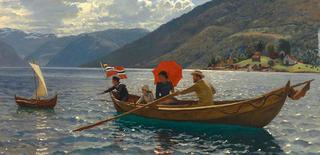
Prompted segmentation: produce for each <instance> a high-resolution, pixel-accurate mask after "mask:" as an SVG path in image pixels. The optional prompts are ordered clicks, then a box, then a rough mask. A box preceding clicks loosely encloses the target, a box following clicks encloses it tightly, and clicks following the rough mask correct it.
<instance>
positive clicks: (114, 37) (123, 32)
mask: <svg viewBox="0 0 320 155" xmlns="http://www.w3.org/2000/svg"><path fill="white" fill-rule="evenodd" d="M147 33H148V31H147V30H145V29H109V30H105V31H99V32H93V33H85V34H81V35H79V36H76V37H74V38H73V39H71V41H70V43H68V44H67V45H66V46H65V47H64V48H63V49H62V50H61V51H60V52H58V53H57V54H56V55H55V56H54V57H53V58H51V59H50V61H49V62H48V65H47V66H59V67H76V66H80V65H82V64H84V63H88V62H90V61H93V60H95V59H97V58H99V57H102V56H105V55H106V54H108V53H109V52H112V51H114V50H116V49H118V48H120V47H122V46H123V45H125V44H128V43H130V42H132V41H134V40H136V39H138V38H141V37H143V36H145V35H146V34H147ZM64 43H66V42H64ZM59 47H62V46H59ZM56 51H57V50H56ZM34 54H37V53H34Z"/></svg>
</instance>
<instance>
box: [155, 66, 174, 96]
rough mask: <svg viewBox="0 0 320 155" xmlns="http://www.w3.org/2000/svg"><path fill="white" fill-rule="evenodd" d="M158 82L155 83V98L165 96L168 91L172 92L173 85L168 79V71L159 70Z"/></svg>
mask: <svg viewBox="0 0 320 155" xmlns="http://www.w3.org/2000/svg"><path fill="white" fill-rule="evenodd" d="M158 78H159V82H158V83H157V84H156V98H157V99H159V98H161V97H164V96H167V95H169V94H170V92H171V93H172V92H174V87H173V84H172V83H171V81H170V80H169V77H168V73H167V72H166V71H161V72H160V73H159V74H158Z"/></svg>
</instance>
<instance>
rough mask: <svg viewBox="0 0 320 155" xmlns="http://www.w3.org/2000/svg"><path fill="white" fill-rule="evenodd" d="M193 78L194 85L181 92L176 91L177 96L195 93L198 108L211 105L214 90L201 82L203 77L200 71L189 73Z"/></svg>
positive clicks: (209, 85)
mask: <svg viewBox="0 0 320 155" xmlns="http://www.w3.org/2000/svg"><path fill="white" fill-rule="evenodd" d="M191 75H192V78H193V83H194V85H193V86H191V87H189V88H187V89H185V90H183V91H178V92H177V94H178V95H183V94H189V93H192V92H195V93H196V94H197V97H198V99H199V101H198V104H197V105H198V106H207V105H212V104H213V95H214V94H215V93H216V90H215V89H214V88H213V86H212V85H211V84H208V83H207V82H205V81H204V80H203V78H204V75H203V73H202V72H201V71H199V70H196V71H194V72H192V73H191Z"/></svg>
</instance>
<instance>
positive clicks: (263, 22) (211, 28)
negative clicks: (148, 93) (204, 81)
mask: <svg viewBox="0 0 320 155" xmlns="http://www.w3.org/2000/svg"><path fill="white" fill-rule="evenodd" d="M317 3H319V1H318V0H261V1H257V0H228V1H227V0H214V1H211V2H208V3H206V4H204V5H202V6H199V7H196V8H195V9H193V10H192V11H191V12H189V13H187V14H184V15H182V16H181V17H179V18H177V19H174V20H172V21H170V22H168V23H166V24H164V25H162V26H160V27H159V28H158V29H156V30H155V31H153V32H152V33H149V34H148V35H147V36H145V37H143V38H141V39H139V40H137V41H135V42H133V43H130V44H128V45H126V46H124V47H122V48H120V49H118V50H116V51H114V52H112V53H110V54H108V55H106V56H104V57H102V58H99V59H97V60H95V61H93V62H91V63H89V64H86V65H85V66H91V67H93V66H98V62H100V61H102V62H106V63H109V64H114V65H124V66H127V67H153V66H155V65H156V64H157V63H158V62H159V61H161V60H168V59H170V60H176V61H178V62H179V63H181V64H183V66H184V67H188V68H199V67H201V68H205V67H206V66H207V65H208V63H209V61H210V59H211V57H225V56H226V53H232V52H237V51H238V50H239V49H242V50H244V51H250V52H252V51H254V49H252V47H254V46H255V45H256V44H257V43H258V42H263V43H265V44H267V43H274V44H277V43H278V41H279V39H285V40H288V41H289V42H290V43H291V51H292V53H293V54H294V56H296V57H297V58H298V59H300V58H301V59H302V57H304V55H303V54H304V51H307V50H310V49H316V48H317V31H318V28H319V27H320V18H319V17H320V12H319V8H318V6H317V5H314V4H317Z"/></svg>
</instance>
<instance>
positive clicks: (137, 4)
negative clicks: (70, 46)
mask: <svg viewBox="0 0 320 155" xmlns="http://www.w3.org/2000/svg"><path fill="white" fill-rule="evenodd" d="M206 1H208V0H130V1H129V0H73V1H70V0H0V27H13V28H20V29H21V28H22V29H23V30H29V31H37V32H42V33H57V34H60V35H69V34H78V33H82V32H91V31H97V30H104V29H109V28H136V27H139V28H146V29H149V30H153V29H155V28H157V27H158V26H160V25H161V24H163V23H165V22H167V21H169V20H171V19H172V18H176V17H178V16H180V15H181V14H183V13H186V12H188V11H190V10H191V9H192V8H194V7H195V6H197V5H199V4H202V3H204V2H206ZM3 21H5V22H4V23H3Z"/></svg>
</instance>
